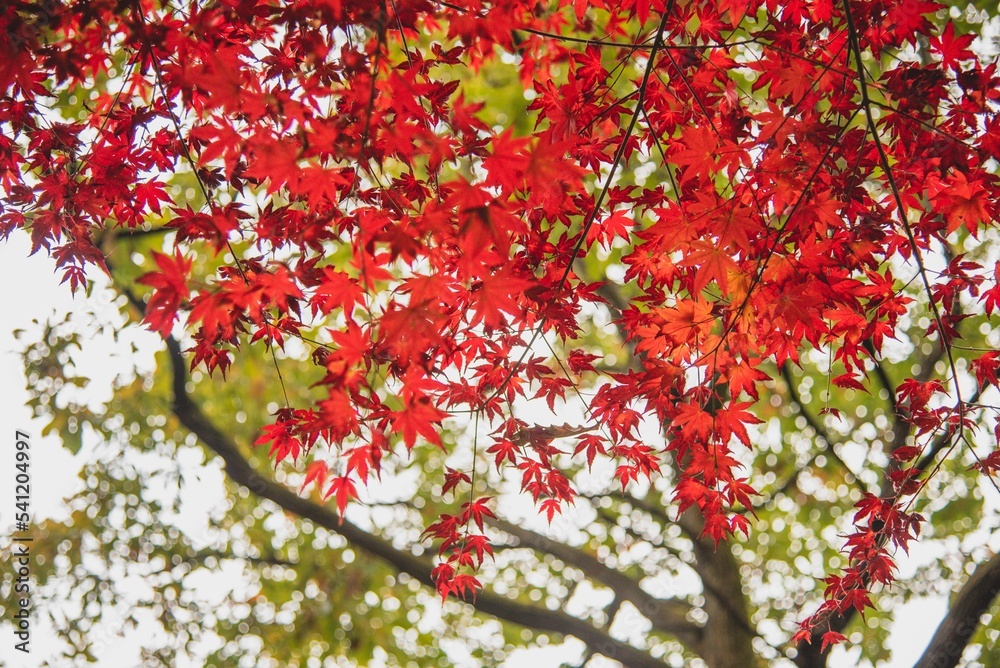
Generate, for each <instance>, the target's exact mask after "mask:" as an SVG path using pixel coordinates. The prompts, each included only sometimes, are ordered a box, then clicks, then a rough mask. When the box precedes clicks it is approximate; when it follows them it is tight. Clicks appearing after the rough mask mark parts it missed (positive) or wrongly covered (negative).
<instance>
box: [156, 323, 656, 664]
mask: <svg viewBox="0 0 1000 668" xmlns="http://www.w3.org/2000/svg"><path fill="white" fill-rule="evenodd" d="M166 342H167V350H168V352H169V354H170V362H171V367H172V370H173V393H174V398H173V411H174V415H176V416H177V419H178V420H180V422H181V424H182V425H183V426H184V427H185V428H187V429H188V430H190V431H191V432H192V433H193V434H195V435H196V436H197V437H198V438H199V439H200V440H201V442H202V443H203V444H204V445H205V446H206V447H208V448H209V449H210V450H212V451H213V452H215V453H216V454H217V455H219V457H221V458H222V460H223V462H224V463H225V468H226V473H227V475H228V476H229V477H230V478H231V479H232V480H233V481H234V482H235V483H237V484H239V485H242V486H243V487H246V488H247V489H248V490H250V491H251V492H253V493H254V494H255V495H257V496H259V497H261V498H264V499H268V500H269V501H272V502H274V503H276V504H278V505H279V506H281V507H282V508H283V509H285V510H286V511H288V512H290V513H293V514H295V515H298V516H299V517H302V518H304V519H308V520H310V521H311V522H313V523H315V524H316V525H318V526H321V527H323V528H324V529H327V530H329V531H332V532H334V533H337V534H340V535H341V536H343V537H344V538H345V539H347V541H348V542H350V543H351V544H352V545H354V546H355V547H356V548H358V549H361V550H363V551H365V552H367V553H368V554H370V555H372V556H374V557H377V558H379V559H382V560H383V561H385V562H386V563H388V564H389V565H391V566H393V567H394V568H396V569H398V570H399V571H401V572H404V573H407V574H408V575H410V576H411V577H413V578H414V579H416V580H417V581H419V582H421V583H422V584H425V585H427V586H428V587H434V581H433V579H432V578H431V568H432V564H431V563H430V562H429V561H428V560H425V559H421V558H420V557H417V556H415V555H413V554H409V553H407V552H404V551H401V550H398V549H396V548H395V547H393V546H392V544H391V543H389V542H388V541H386V540H384V539H382V538H380V537H378V536H376V535H374V534H371V533H368V532H367V531H364V530H362V529H361V528H359V527H357V526H356V525H354V524H352V523H351V522H349V521H347V520H345V519H343V518H341V517H339V516H338V515H337V514H336V513H334V512H332V511H330V510H328V509H327V508H325V507H323V506H320V505H317V504H315V503H313V502H312V501H310V500H308V499H304V498H302V497H300V496H299V495H297V494H295V493H294V492H292V491H291V490H289V489H288V488H286V487H285V486H283V485H280V484H278V483H276V482H274V481H273V480H269V479H267V478H264V477H263V476H261V475H260V474H258V473H257V471H255V470H254V469H253V467H252V466H250V463H249V462H247V460H246V459H245V458H244V457H243V454H242V453H241V452H240V451H239V448H238V447H237V446H236V444H235V443H234V442H233V441H232V440H231V439H230V438H229V437H228V436H226V435H225V434H223V433H222V432H221V431H219V429H218V428H217V427H216V426H215V425H214V424H212V422H211V421H210V420H209V419H208V418H207V417H206V416H205V414H204V413H202V411H201V409H200V407H199V406H198V405H197V404H195V403H194V401H192V399H191V397H190V396H189V395H188V393H187V389H186V387H185V385H186V382H187V364H186V362H185V360H184V357H183V355H182V354H181V349H180V345H179V344H178V343H177V341H176V340H174V339H173V338H170V337H168V338H167V340H166ZM470 604H471V605H473V606H474V607H475V608H476V610H478V611H480V612H483V613H486V614H488V615H493V616H494V617H497V618H498V619H501V620H505V621H508V622H513V623H515V624H518V625H520V626H525V627H528V628H533V629H537V630H539V631H549V632H552V633H559V634H562V635H571V636H574V637H576V638H579V639H580V640H582V641H583V642H584V643H585V644H586V645H587V646H588V647H591V648H594V649H595V650H596V651H597V652H599V653H600V654H602V655H603V656H606V657H608V658H610V659H614V660H616V661H620V662H622V663H623V664H625V665H626V666H629V667H630V668H631V667H633V666H634V667H636V668H662V667H663V663H662V662H660V661H658V660H657V659H654V658H653V657H652V656H650V655H649V654H648V653H646V652H645V651H643V650H641V649H639V648H637V647H633V646H632V645H629V644H628V643H625V642H622V641H620V640H616V639H615V638H613V637H611V636H610V635H609V634H608V633H606V632H605V631H603V630H601V629H598V628H596V627H595V626H593V625H592V624H590V623H589V622H587V621H586V620H583V619H578V618H576V617H573V616H571V615H568V614H566V613H564V612H561V611H558V610H548V609H546V608H542V607H538V606H533V605H526V604H524V603H520V602H518V601H514V600H511V599H508V598H505V597H502V596H498V595H496V594H492V593H489V592H480V593H479V594H478V595H477V596H476V598H475V600H474V601H472V602H470Z"/></svg>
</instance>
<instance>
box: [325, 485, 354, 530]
mask: <svg viewBox="0 0 1000 668" xmlns="http://www.w3.org/2000/svg"><path fill="white" fill-rule="evenodd" d="M331 496H333V497H335V498H336V500H337V512H338V513H339V514H340V521H341V523H343V521H344V510H345V509H346V508H347V503H348V501H350V500H351V499H356V498H358V489H357V487H356V486H355V485H354V481H353V480H351V478H350V476H346V475H343V476H337V477H335V478H334V479H333V480H331V481H330V486H329V487H327V489H326V495H325V498H330V497H331Z"/></svg>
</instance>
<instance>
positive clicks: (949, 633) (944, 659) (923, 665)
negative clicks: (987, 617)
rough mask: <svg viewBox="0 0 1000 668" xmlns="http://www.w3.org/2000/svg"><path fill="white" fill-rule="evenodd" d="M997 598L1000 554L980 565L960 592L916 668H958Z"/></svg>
mask: <svg viewBox="0 0 1000 668" xmlns="http://www.w3.org/2000/svg"><path fill="white" fill-rule="evenodd" d="M997 596H1000V554H994V555H993V556H992V557H991V558H990V559H988V560H987V561H985V562H983V563H982V564H980V565H979V567H978V568H976V572H975V573H973V574H972V577H970V578H969V580H968V581H967V582H966V583H965V586H963V587H962V589H961V590H959V592H958V597H957V598H956V599H955V603H954V604H953V605H952V606H951V608H950V609H949V610H948V614H947V615H945V618H944V621H942V622H941V624H940V625H939V626H938V628H937V631H936V632H935V633H934V637H933V638H931V642H930V644H929V645H928V646H927V649H926V650H924V653H923V655H922V656H921V657H920V659H919V660H918V661H917V662H916V663H915V664H914V666H913V668H953V667H954V666H957V665H958V661H959V659H961V658H962V652H963V650H965V646H966V645H968V643H969V639H970V638H971V637H972V634H973V633H974V632H975V630H976V629H977V628H978V627H979V618H980V617H982V615H983V613H984V612H986V610H987V609H988V608H989V606H990V604H991V603H992V602H993V601H994V599H996V598H997Z"/></svg>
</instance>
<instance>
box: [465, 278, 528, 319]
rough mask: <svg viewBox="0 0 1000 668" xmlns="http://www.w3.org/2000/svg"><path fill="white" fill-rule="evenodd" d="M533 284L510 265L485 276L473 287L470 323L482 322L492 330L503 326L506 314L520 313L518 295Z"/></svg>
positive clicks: (514, 314)
mask: <svg viewBox="0 0 1000 668" xmlns="http://www.w3.org/2000/svg"><path fill="white" fill-rule="evenodd" d="M533 286H534V282H533V281H530V280H527V279H524V278H520V277H518V276H517V275H516V274H515V273H514V271H513V270H512V269H511V268H510V267H504V268H503V269H501V270H500V271H498V272H496V273H495V274H493V275H492V276H486V277H484V278H483V279H482V280H481V281H479V283H478V284H477V285H475V286H473V288H472V295H473V304H472V308H473V313H472V317H471V319H470V322H469V324H470V325H476V324H478V323H480V322H482V323H483V324H484V325H485V326H486V327H488V328H489V329H491V330H493V329H497V328H499V327H502V326H503V325H505V324H506V322H507V318H506V317H505V316H504V314H505V313H506V314H509V315H513V316H516V315H518V314H519V313H520V307H519V305H518V297H519V296H520V295H522V294H523V293H524V291H525V290H527V289H528V288H530V287H533Z"/></svg>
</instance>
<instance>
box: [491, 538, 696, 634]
mask: <svg viewBox="0 0 1000 668" xmlns="http://www.w3.org/2000/svg"><path fill="white" fill-rule="evenodd" d="M490 523H491V524H493V525H494V526H496V527H497V528H498V529H500V530H501V531H503V532H504V533H508V534H510V535H512V536H514V537H516V538H517V539H518V540H519V541H520V543H521V545H522V546H524V547H530V548H531V549H534V550H539V551H542V552H546V553H548V554H551V555H552V556H554V557H557V558H559V559H561V560H562V561H565V562H566V563H567V564H569V565H571V566H574V567H576V568H579V569H580V570H581V571H583V573H584V575H586V576H587V577H589V578H590V579H592V580H594V581H595V582H598V583H600V584H603V585H604V586H606V587H609V588H610V589H612V590H613V591H614V592H615V594H616V598H620V599H621V600H624V601H628V602H629V603H631V604H632V605H634V606H635V607H636V608H638V609H639V611H640V612H642V614H643V615H645V616H646V617H647V618H648V619H649V621H650V622H652V623H653V628H655V629H657V630H659V631H663V632H665V633H669V634H671V635H673V636H676V637H677V639H678V640H680V641H681V642H682V643H684V644H685V645H687V646H688V647H690V648H692V649H693V650H695V651H698V650H699V647H700V645H701V643H702V640H703V638H702V629H701V627H699V626H698V625H697V624H695V623H694V622H692V621H689V620H688V618H687V615H688V613H689V612H690V610H691V607H690V606H689V605H687V604H685V603H682V602H681V601H677V600H671V599H661V598H656V597H655V596H653V595H652V594H650V593H649V592H647V591H646V590H644V589H643V588H642V587H641V586H640V584H639V583H638V582H636V581H635V580H633V579H632V578H630V577H629V576H627V575H625V574H624V573H622V572H621V571H618V570H616V569H614V568H611V567H609V566H607V565H606V564H604V563H602V562H601V561H600V560H599V559H598V558H597V557H595V556H592V555H590V554H587V553H586V552H584V551H582V550H578V549H576V548H574V547H571V546H569V545H566V544H565V543H560V542H558V541H554V540H552V539H551V538H548V537H547V536H543V535H542V534H540V533H537V532H534V531H530V530H528V529H524V528H522V527H519V526H517V525H516V524H512V523H511V522H508V521H506V520H502V519H496V520H491V522H490Z"/></svg>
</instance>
